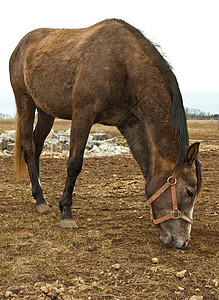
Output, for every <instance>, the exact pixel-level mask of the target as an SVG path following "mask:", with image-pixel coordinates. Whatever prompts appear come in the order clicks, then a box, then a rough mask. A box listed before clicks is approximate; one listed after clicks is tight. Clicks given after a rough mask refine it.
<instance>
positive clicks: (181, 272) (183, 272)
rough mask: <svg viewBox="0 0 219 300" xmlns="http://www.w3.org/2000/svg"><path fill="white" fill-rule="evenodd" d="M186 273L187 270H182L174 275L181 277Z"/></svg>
mask: <svg viewBox="0 0 219 300" xmlns="http://www.w3.org/2000/svg"><path fill="white" fill-rule="evenodd" d="M186 273H187V270H183V271H180V272H177V273H176V277H177V278H183V277H185V275H186Z"/></svg>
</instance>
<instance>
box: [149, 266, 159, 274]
mask: <svg viewBox="0 0 219 300" xmlns="http://www.w3.org/2000/svg"><path fill="white" fill-rule="evenodd" d="M150 270H151V271H152V272H153V273H156V272H157V271H158V267H151V268H150Z"/></svg>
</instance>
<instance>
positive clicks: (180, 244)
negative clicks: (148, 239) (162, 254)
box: [159, 235, 189, 249]
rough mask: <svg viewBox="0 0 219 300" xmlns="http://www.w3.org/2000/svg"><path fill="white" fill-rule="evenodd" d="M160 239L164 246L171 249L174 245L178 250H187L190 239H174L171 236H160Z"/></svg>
mask: <svg viewBox="0 0 219 300" xmlns="http://www.w3.org/2000/svg"><path fill="white" fill-rule="evenodd" d="M159 239H160V241H161V242H162V243H163V244H164V245H166V246H169V247H170V246H171V245H172V244H173V245H174V246H175V247H176V248H177V249H183V248H185V247H186V246H187V245H188V242H189V239H181V238H174V237H172V236H171V235H160V237H159Z"/></svg>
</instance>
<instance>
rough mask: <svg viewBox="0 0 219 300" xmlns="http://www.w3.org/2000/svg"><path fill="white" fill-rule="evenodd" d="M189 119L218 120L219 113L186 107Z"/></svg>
mask: <svg viewBox="0 0 219 300" xmlns="http://www.w3.org/2000/svg"><path fill="white" fill-rule="evenodd" d="M185 112H186V118H187V120H218V119H219V114H211V113H209V112H208V113H206V112H204V111H201V110H200V109H196V108H188V107H186V108H185Z"/></svg>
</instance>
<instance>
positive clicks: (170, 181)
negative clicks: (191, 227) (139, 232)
mask: <svg viewBox="0 0 219 300" xmlns="http://www.w3.org/2000/svg"><path fill="white" fill-rule="evenodd" d="M176 183H177V180H176V178H174V177H172V176H170V177H168V178H167V182H166V183H165V184H164V185H163V186H162V187H161V188H160V189H159V190H158V191H157V192H156V193H155V194H154V195H153V196H151V197H150V198H149V199H148V203H149V205H150V211H151V221H153V222H154V224H155V225H157V224H160V223H162V222H164V221H167V220H170V219H183V220H185V221H187V222H189V223H190V224H192V219H191V218H189V217H187V216H186V215H185V214H183V213H182V212H181V211H180V210H179V209H178V206H177V198H176ZM169 187H170V188H171V195H172V204H173V210H172V212H171V213H169V214H168V215H166V216H163V217H161V218H159V219H156V220H155V219H154V215H153V210H152V206H151V203H152V202H154V200H156V199H157V198H158V197H159V196H160V195H161V194H163V192H164V191H166V189H168V188H169Z"/></svg>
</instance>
